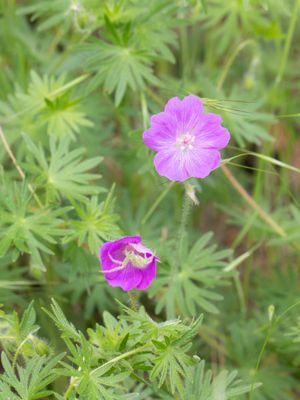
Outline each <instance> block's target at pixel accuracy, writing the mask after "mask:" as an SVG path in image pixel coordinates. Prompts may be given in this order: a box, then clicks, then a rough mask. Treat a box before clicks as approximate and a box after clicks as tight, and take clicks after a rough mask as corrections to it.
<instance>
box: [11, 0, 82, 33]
mask: <svg viewBox="0 0 300 400" xmlns="http://www.w3.org/2000/svg"><path fill="white" fill-rule="evenodd" d="M74 3H75V2H74ZM71 5H72V1H71V0H45V1H43V2H40V1H34V2H31V4H30V5H26V6H23V7H19V8H18V14H20V15H30V19H31V20H32V21H36V20H38V19H40V18H43V17H44V21H42V22H40V23H39V26H38V30H39V31H44V30H46V29H50V28H53V27H54V26H56V25H59V26H60V27H63V28H64V29H65V30H67V29H68V28H69V26H70V24H71V16H72V12H71Z"/></svg>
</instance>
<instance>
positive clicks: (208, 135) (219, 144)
mask: <svg viewBox="0 0 300 400" xmlns="http://www.w3.org/2000/svg"><path fill="white" fill-rule="evenodd" d="M221 123H222V118H221V117H220V116H219V115H217V114H206V115H203V116H202V117H201V119H200V120H199V122H198V123H197V124H196V126H195V129H194V131H193V133H194V135H195V136H196V143H197V144H198V146H201V147H202V148H211V149H223V148H224V147H226V146H227V144H228V142H229V140H230V134H229V132H228V130H227V129H226V128H224V127H223V126H221Z"/></svg>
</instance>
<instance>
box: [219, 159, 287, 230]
mask: <svg viewBox="0 0 300 400" xmlns="http://www.w3.org/2000/svg"><path fill="white" fill-rule="evenodd" d="M221 169H222V171H223V173H224V175H225V176H226V178H227V179H228V180H229V182H230V183H231V184H232V186H233V187H234V188H235V189H236V190H237V191H238V192H239V193H240V195H241V196H242V197H243V198H244V199H245V200H246V201H247V203H248V204H249V205H250V206H251V207H252V208H253V209H254V210H256V211H257V212H258V214H259V215H260V217H261V219H262V220H264V221H265V222H266V223H267V224H268V225H269V226H271V228H273V230H274V231H275V232H276V233H277V234H278V235H279V236H281V237H285V236H287V234H286V232H285V231H284V230H283V229H282V228H281V226H279V225H278V224H277V222H276V221H274V219H273V218H272V217H270V215H269V214H267V213H266V212H265V210H264V209H263V208H262V207H261V206H260V205H259V204H258V203H256V201H255V200H254V199H253V197H251V196H250V194H249V193H248V192H247V191H246V190H245V189H244V188H243V186H242V185H241V184H240V183H239V182H238V181H237V180H236V178H235V177H234V175H233V174H232V173H231V172H230V170H229V169H228V168H227V166H226V165H224V164H223V165H222V166H221Z"/></svg>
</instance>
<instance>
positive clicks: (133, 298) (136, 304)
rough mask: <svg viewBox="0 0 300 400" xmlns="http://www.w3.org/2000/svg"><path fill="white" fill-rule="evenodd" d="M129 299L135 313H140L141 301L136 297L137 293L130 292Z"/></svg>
mask: <svg viewBox="0 0 300 400" xmlns="http://www.w3.org/2000/svg"><path fill="white" fill-rule="evenodd" d="M128 297H129V301H130V306H131V308H132V310H133V311H138V309H139V300H138V296H137V295H136V293H135V292H134V291H132V290H130V291H129V292H128Z"/></svg>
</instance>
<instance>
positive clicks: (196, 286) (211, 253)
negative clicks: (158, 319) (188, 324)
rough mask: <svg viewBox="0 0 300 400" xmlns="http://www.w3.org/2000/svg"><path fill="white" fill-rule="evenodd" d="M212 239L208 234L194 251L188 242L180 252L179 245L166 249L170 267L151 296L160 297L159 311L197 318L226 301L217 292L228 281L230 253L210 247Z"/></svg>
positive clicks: (159, 279)
mask: <svg viewBox="0 0 300 400" xmlns="http://www.w3.org/2000/svg"><path fill="white" fill-rule="evenodd" d="M211 238H212V233H206V234H205V235H203V236H202V237H201V238H200V239H198V241H197V242H196V243H195V244H194V245H193V247H192V248H191V249H190V250H189V249H188V242H187V240H185V242H184V244H183V246H182V247H181V249H180V250H179V251H174V247H175V243H170V247H169V248H168V249H167V248H165V251H166V253H165V257H164V260H165V261H166V262H168V265H167V268H165V267H164V266H163V267H160V268H161V270H162V272H161V274H160V276H159V277H158V279H157V280H156V281H155V282H154V284H153V286H152V288H151V289H150V293H151V295H152V296H154V295H155V296H156V295H157V296H158V298H159V299H158V301H157V305H156V310H157V312H160V311H161V310H162V309H166V312H167V315H168V317H169V318H172V317H174V316H175V315H176V314H177V309H179V310H180V311H181V312H182V313H183V314H184V315H195V313H196V312H197V309H199V308H200V309H203V310H205V311H207V312H211V313H217V312H218V309H217V308H216V306H215V305H214V304H213V302H214V301H218V300H222V296H221V295H219V294H217V293H216V292H215V291H214V290H213V289H214V288H215V287H217V286H220V285H224V284H225V283H226V280H227V279H228V273H226V272H225V271H224V267H225V266H226V262H225V261H224V259H225V257H228V256H229V255H230V251H228V250H221V251H217V250H216V245H208V243H209V241H210V240H211ZM178 265H180V269H178ZM160 292H162V295H160Z"/></svg>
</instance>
